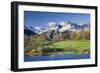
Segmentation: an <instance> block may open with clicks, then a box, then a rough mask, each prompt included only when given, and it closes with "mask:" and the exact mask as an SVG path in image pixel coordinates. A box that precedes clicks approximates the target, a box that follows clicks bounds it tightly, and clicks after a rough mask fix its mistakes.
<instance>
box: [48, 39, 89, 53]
mask: <svg viewBox="0 0 100 73" xmlns="http://www.w3.org/2000/svg"><path fill="white" fill-rule="evenodd" d="M48 48H60V49H63V50H67V51H68V50H69V49H72V50H77V51H78V53H82V52H89V51H88V50H89V49H90V41H89V40H79V41H72V40H66V41H60V42H54V43H51V44H50V45H48ZM66 53H67V52H66Z"/></svg>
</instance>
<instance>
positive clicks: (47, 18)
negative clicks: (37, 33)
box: [24, 11, 90, 28]
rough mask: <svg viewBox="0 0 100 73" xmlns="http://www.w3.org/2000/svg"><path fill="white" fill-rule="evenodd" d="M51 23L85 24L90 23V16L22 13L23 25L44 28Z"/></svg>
mask: <svg viewBox="0 0 100 73" xmlns="http://www.w3.org/2000/svg"><path fill="white" fill-rule="evenodd" d="M52 21H53V22H56V23H59V22H61V21H64V22H68V21H71V22H74V23H77V24H85V23H90V14H83V13H60V12H59V13H58V12H38V11H24V25H33V26H34V27H42V28H46V27H47V24H48V23H49V22H52Z"/></svg>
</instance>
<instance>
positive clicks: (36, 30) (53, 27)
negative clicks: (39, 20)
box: [24, 21, 90, 36]
mask: <svg viewBox="0 0 100 73" xmlns="http://www.w3.org/2000/svg"><path fill="white" fill-rule="evenodd" d="M47 25H48V28H45V29H43V28H41V27H34V26H33V25H25V26H24V34H25V35H28V36H30V35H36V34H42V33H45V32H46V33H48V34H51V33H53V32H50V31H58V32H64V31H67V30H69V31H81V30H87V29H89V28H90V24H76V23H72V22H70V23H66V22H63V21H62V22H60V23H58V24H57V23H55V22H49V23H48V24H47Z"/></svg>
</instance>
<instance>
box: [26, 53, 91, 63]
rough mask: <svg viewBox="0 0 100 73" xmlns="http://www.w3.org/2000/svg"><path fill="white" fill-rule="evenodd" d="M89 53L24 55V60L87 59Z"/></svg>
mask: <svg viewBox="0 0 100 73" xmlns="http://www.w3.org/2000/svg"><path fill="white" fill-rule="evenodd" d="M89 58H90V54H53V55H43V56H24V61H25V62H29V61H50V60H73V59H89Z"/></svg>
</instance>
